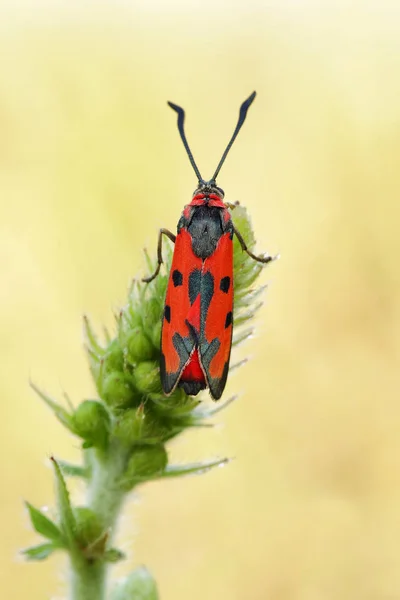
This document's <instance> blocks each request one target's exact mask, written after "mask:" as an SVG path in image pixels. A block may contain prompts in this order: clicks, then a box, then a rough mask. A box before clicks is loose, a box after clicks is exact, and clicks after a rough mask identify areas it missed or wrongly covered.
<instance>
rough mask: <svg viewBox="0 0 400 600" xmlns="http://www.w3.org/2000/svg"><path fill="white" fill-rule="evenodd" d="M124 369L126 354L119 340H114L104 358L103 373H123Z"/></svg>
mask: <svg viewBox="0 0 400 600" xmlns="http://www.w3.org/2000/svg"><path fill="white" fill-rule="evenodd" d="M123 368H124V353H123V351H122V348H121V346H120V345H119V341H118V340H113V341H112V342H111V344H110V345H109V346H108V348H107V352H106V354H105V356H104V358H103V372H104V373H111V372H112V371H122V370H123Z"/></svg>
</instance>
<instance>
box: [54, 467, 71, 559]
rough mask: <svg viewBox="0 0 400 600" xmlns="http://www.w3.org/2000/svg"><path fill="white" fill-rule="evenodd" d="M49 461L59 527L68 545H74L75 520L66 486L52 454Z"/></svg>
mask: <svg viewBox="0 0 400 600" xmlns="http://www.w3.org/2000/svg"><path fill="white" fill-rule="evenodd" d="M51 461H52V463H53V467H54V474H55V479H56V495H57V508H58V514H59V516H60V522H61V528H62V531H63V533H64V536H65V538H66V539H67V541H68V543H69V546H70V547H71V546H75V533H76V522H75V517H74V514H73V512H72V507H71V502H70V499H69V492H68V488H67V486H66V483H65V480H64V477H63V474H62V472H61V469H60V466H59V464H58V462H57V461H56V459H55V458H54V456H52V457H51Z"/></svg>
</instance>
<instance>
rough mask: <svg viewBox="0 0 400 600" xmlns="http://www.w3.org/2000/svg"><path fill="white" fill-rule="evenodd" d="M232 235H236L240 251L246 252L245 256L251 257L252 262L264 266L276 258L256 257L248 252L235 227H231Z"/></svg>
mask: <svg viewBox="0 0 400 600" xmlns="http://www.w3.org/2000/svg"><path fill="white" fill-rule="evenodd" d="M233 233H234V234H235V235H236V237H237V239H238V240H239V244H240V245H241V247H242V250H243V251H244V252H247V254H248V255H249V256H251V258H252V259H253V260H256V261H257V262H260V263H264V264H266V263H269V262H271V260H275V259H276V258H278V257H277V256H256V255H255V254H253V253H252V252H250V250H249V249H248V247H247V246H246V242H245V241H244V239H243V237H242V234H241V233H240V232H239V231H238V230H237V229H236V227H235V226H234V225H233Z"/></svg>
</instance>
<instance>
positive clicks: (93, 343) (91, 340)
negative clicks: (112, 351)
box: [83, 315, 105, 356]
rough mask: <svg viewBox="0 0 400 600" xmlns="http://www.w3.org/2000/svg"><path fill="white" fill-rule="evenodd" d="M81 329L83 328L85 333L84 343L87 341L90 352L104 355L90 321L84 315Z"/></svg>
mask: <svg viewBox="0 0 400 600" xmlns="http://www.w3.org/2000/svg"><path fill="white" fill-rule="evenodd" d="M83 327H84V333H85V337H86V341H87V344H88V346H89V348H90V349H91V350H92V352H94V353H96V354H98V355H100V356H102V355H103V354H104V352H105V350H104V348H102V347H101V346H100V344H99V342H98V341H97V337H96V335H95V333H94V331H93V329H92V326H91V324H90V321H89V319H88V317H87V316H86V315H84V317H83Z"/></svg>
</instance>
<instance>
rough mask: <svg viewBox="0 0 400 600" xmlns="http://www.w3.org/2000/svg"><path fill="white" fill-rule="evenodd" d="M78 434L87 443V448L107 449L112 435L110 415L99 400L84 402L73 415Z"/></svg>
mask: <svg viewBox="0 0 400 600" xmlns="http://www.w3.org/2000/svg"><path fill="white" fill-rule="evenodd" d="M73 423H74V427H75V430H76V432H77V434H78V435H79V436H80V437H82V438H83V439H84V440H85V441H86V444H85V445H86V447H89V446H95V447H96V448H103V449H104V448H106V447H107V444H108V438H109V434H110V423H111V420H110V415H109V414H108V411H107V409H106V407H105V406H104V405H103V404H102V403H101V402H98V401H97V400H84V401H83V402H82V403H81V404H80V405H79V406H78V408H77V409H76V411H75V412H74V414H73Z"/></svg>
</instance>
